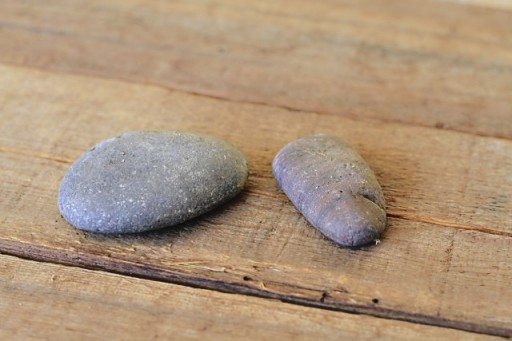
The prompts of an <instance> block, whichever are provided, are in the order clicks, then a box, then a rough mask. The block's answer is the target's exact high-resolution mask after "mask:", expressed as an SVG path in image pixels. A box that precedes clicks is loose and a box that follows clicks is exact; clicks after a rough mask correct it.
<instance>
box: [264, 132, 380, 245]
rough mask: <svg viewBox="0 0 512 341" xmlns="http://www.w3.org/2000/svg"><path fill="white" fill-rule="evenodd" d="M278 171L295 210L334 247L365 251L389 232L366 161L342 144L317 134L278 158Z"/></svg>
mask: <svg viewBox="0 0 512 341" xmlns="http://www.w3.org/2000/svg"><path fill="white" fill-rule="evenodd" d="M272 168H273V172H274V176H275V178H276V180H277V183H278V184H279V186H280V187H281V189H282V190H283V192H284V193H285V194H286V195H287V196H288V198H289V199H290V200H291V202H292V203H293V204H294V205H295V207H296V208H297V209H298V210H299V211H300V212H301V213H302V214H303V215H304V216H305V217H306V219H307V220H308V221H309V222H310V223H311V225H313V226H314V227H315V228H317V229H318V230H319V231H320V232H322V233H323V234H324V235H325V236H327V237H328V238H330V239H331V240H333V241H334V242H336V243H338V244H340V245H342V246H352V247H353V246H360V245H364V244H367V243H370V242H372V241H375V240H376V239H377V238H378V237H379V235H380V234H381V233H382V232H383V231H384V229H385V227H386V211H385V202H384V196H383V194H382V190H381V188H380V185H379V183H378V182H377V179H376V178H375V175H374V174H373V172H372V171H371V169H370V168H369V167H368V165H367V164H366V163H365V162H364V160H363V159H362V158H361V156H359V154H357V152H356V151H355V150H354V149H352V148H351V147H350V146H348V145H347V144H345V143H344V142H342V141H340V140H339V139H336V138H334V137H329V136H326V135H316V136H311V137H305V138H302V139H299V140H296V141H294V142H292V143H290V144H288V145H287V146H285V147H284V148H283V149H282V150H281V151H280V152H279V153H278V154H277V156H276V157H275V159H274V162H273V165H272Z"/></svg>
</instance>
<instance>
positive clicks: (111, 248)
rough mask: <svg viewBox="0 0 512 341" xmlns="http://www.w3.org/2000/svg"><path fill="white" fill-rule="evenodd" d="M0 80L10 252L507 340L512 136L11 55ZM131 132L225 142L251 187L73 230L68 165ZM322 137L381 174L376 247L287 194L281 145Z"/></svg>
mask: <svg viewBox="0 0 512 341" xmlns="http://www.w3.org/2000/svg"><path fill="white" fill-rule="evenodd" d="M0 75H1V77H0V88H2V89H5V91H3V92H2V93H0V108H2V109H1V110H2V118H3V120H2V123H1V126H0V150H1V151H2V153H0V160H1V163H2V167H1V169H0V179H1V181H2V183H3V184H4V190H3V197H2V198H1V199H0V216H2V219H1V220H0V251H2V252H6V253H11V254H16V255H21V256H24V257H31V258H34V259H40V260H47V261H52V262H61V263H69V264H74V265H80V266H85V267H91V268H100V269H105V270H109V271H114V272H119V273H123V274H132V275H136V276H141V277H146V278H153V279H159V280H162V281H170V282H179V283H186V284H189V285H196V286H201V287H207V288H213V289H217V290H223V291H230V292H238V293H247V294H251V295H258V296H263V297H275V298H279V299H281V300H285V301H288V302H294V303H298V304H307V305H314V306H318V307H328V308H331V309H336V310H344V311H355V312H361V313H365V314H371V315H376V316H384V317H388V318H398V319H405V320H409V321H416V322H424V323H429V324H436V325H444V326H451V327H454V328H459V329H466V330H473V331H479V332H484V333H489V334H495V335H503V336H510V335H512V330H511V329H510V325H511V323H512V320H511V317H512V310H511V306H510V304H509V302H510V300H511V299H512V290H511V289H510V286H509V283H510V282H511V281H512V268H511V266H510V263H509V259H510V256H511V253H512V238H511V237H510V236H511V232H512V226H511V225H510V217H511V214H512V212H511V208H510V205H508V202H509V197H510V193H511V192H512V180H511V179H510V178H509V177H508V175H507V174H508V173H507V171H506V169H510V166H511V165H510V164H511V159H512V156H511V155H512V142H509V141H505V140H500V139H494V138H484V137H478V136H473V135H468V134H461V133H456V132H448V131H439V130H435V129H428V128H419V127H411V126H404V125H401V124H391V123H388V124H379V123H374V122H360V121H354V120H351V119H346V118H343V117H339V116H333V115H318V114H315V113H308V112H294V111H289V110H285V109H280V108H275V107H269V106H263V105H253V104H240V103H233V102H226V101H221V100H217V99H211V98H205V97H200V96H197V95H190V94H185V93H181V92H177V91H168V90H165V89H162V88H159V87H154V86H143V85H136V84H130V83H124V82H119V81H109V80H98V79H94V78H88V77H82V76H70V75H56V74H52V73H48V72H39V71H34V70H29V69H23V68H16V67H9V66H0ZM28 98H30V100H27V99H28ZM132 129H137V130H140V129H155V130H170V129H181V130H192V131H198V132H205V133H211V134H214V135H217V136H220V137H223V138H225V139H227V140H228V141H230V142H232V143H234V144H235V145H238V146H240V147H241V149H242V150H243V151H244V152H245V153H246V155H247V157H248V159H249V163H250V168H251V174H250V180H249V184H248V186H247V188H246V190H245V191H244V193H243V194H242V195H241V196H240V197H239V198H238V199H236V200H235V201H233V202H231V203H230V204H228V205H227V206H226V207H223V208H221V209H218V210H216V211H214V212H212V213H210V214H207V215H205V216H204V217H202V218H199V219H196V220H195V221H192V222H190V223H187V224H185V225H184V226H182V227H180V228H176V229H166V230H162V231H159V232H154V233H149V234H143V235H134V236H114V237H106V236H97V235H91V234H84V233H82V232H80V231H78V230H75V229H73V228H71V227H70V226H69V225H68V224H67V223H66V222H64V221H63V220H62V219H61V218H60V215H59V213H58V209H57V205H56V200H57V189H58V184H59V181H60V179H61V178H62V176H63V175H64V173H65V172H66V170H67V169H68V167H69V164H70V162H72V160H74V159H75V158H76V157H78V156H79V155H80V153H82V152H83V151H85V150H86V149H87V148H89V147H90V146H91V145H93V144H94V143H96V142H97V141H98V140H100V139H103V138H106V137H108V136H113V135H116V134H118V133H120V132H122V131H126V130H132ZM318 132H324V133H330V134H334V135H337V136H340V137H342V138H344V139H345V140H347V141H348V142H350V143H352V144H353V145H354V146H355V147H356V148H357V149H358V150H359V151H360V152H361V153H362V154H363V156H364V157H365V158H366V159H367V160H368V162H369V164H370V166H371V167H372V168H373V169H375V170H376V173H377V176H378V178H379V181H380V182H381V184H382V185H383V188H384V192H385V195H386V197H387V200H388V205H389V212H390V219H389V225H388V231H387V232H386V234H385V235H384V236H383V240H382V242H381V243H380V244H379V245H377V246H369V247H365V248H362V249H361V250H349V249H342V248H338V247H336V246H335V245H333V244H332V243H331V242H329V241H327V240H325V239H324V238H323V237H322V236H321V235H320V234H319V233H318V232H316V231H315V230H314V229H313V228H311V227H310V226H309V225H308V224H307V223H306V222H305V220H304V219H303V218H302V217H301V216H300V214H298V213H297V212H296V210H295V209H294V208H293V206H292V205H291V204H290V203H289V202H288V200H287V199H286V197H285V196H284V195H283V194H282V193H281V192H280V191H279V190H278V189H277V187H276V185H275V182H274V180H273V178H272V174H271V168H270V163H271V160H272V158H273V156H274V155H275V153H276V152H277V151H278V150H279V148H280V147H282V146H283V145H284V144H285V143H287V142H288V141H291V140H293V139H295V138H297V137H300V136H304V135H308V134H313V133H318ZM486 165H487V167H486Z"/></svg>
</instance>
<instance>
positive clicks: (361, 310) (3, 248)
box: [0, 239, 512, 338]
mask: <svg viewBox="0 0 512 341" xmlns="http://www.w3.org/2000/svg"><path fill="white" fill-rule="evenodd" d="M0 254H5V255H9V256H14V257H18V258H21V259H28V260H32V261H39V262H45V263H53V264H60V265H66V266H71V267H79V268H85V269H90V270H99V271H106V272H112V273H116V274H120V275H125V276H131V277H135V278H141V279H148V280H153V281H160V282H165V283H172V284H176V285H182V286H188V287H193V288H201V289H209V290H215V291H220V292H224V293H233V294H241V295H249V296H255V297H260V298H267V299H277V300H280V301H282V302H285V303H290V304H297V305H302V306H307V307H314V308H319V309H327V310H332V311H340V312H344V313H350V314H365V315H369V316H373V317H378V318H384V319H391V320H399V321H406V322H412V323H418V324H424V325H430V326H438V327H443V328H450V329H456V330H464V331H468V332H473V333H477V334H486V335H492V336H500V337H504V338H512V329H510V328H499V327H491V326H485V325H480V324H476V323H470V322H463V321H456V320H450V319H446V318H442V317H440V316H436V317H434V316H430V315H423V314H418V313H410V312H404V311H398V310H392V309H385V308H379V307H377V306H376V305H367V306H360V305H353V304H348V303H343V304H340V303H337V304H335V305H327V304H326V303H325V302H326V300H327V299H328V297H329V295H330V294H329V292H319V293H318V298H317V299H316V300H312V299H307V298H298V297H289V296H285V295H282V294H279V293H272V292H269V291H265V290H264V289H265V287H264V285H263V287H262V289H257V288H255V287H249V286H244V285H242V284H240V283H227V282H222V281H215V280H211V279H204V278H198V277H193V276H189V275H183V274H179V273H173V272H170V271H163V270H161V269H154V268H151V267H150V266H147V265H144V264H136V263H132V262H127V261H122V260H113V259H109V258H105V257H101V256H98V255H91V254H80V253H70V252H66V251H61V250H55V249H51V248H46V247H41V246H34V245H27V244H26V243H22V242H16V241H12V240H5V239H0ZM249 280H250V279H249Z"/></svg>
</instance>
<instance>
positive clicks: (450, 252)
mask: <svg viewBox="0 0 512 341" xmlns="http://www.w3.org/2000/svg"><path fill="white" fill-rule="evenodd" d="M495 3H497V2H495ZM510 8H512V7H510ZM511 51H512V12H511V11H509V10H508V9H507V6H500V7H497V6H494V5H492V4H490V3H486V2H483V1H480V2H478V3H477V2H476V1H472V4H465V3H464V4H461V3H457V2H455V1H454V2H441V1H421V2H420V1H411V0H407V1H406V0H393V1H381V2H376V1H355V0H354V1H348V0H343V1H318V2H308V1H298V2H293V4H292V2H287V1H277V2H276V1H268V2H265V1H263V2H241V1H234V0H232V1H228V0H223V1H216V2H208V1H181V2H180V1H176V2H174V1H173V2H167V1H163V0H162V1H158V0H155V1H135V0H130V1H87V2H85V1H84V2H81V1H76V2H67V1H63V0H52V1H45V2H35V1H9V0H8V1H3V2H1V3H0V89H1V91H0V117H1V120H0V164H1V165H2V167H1V168H0V180H1V182H2V197H1V198H0V252H1V253H5V254H9V255H12V256H18V257H22V258H25V259H29V260H30V261H25V260H20V259H18V258H15V257H12V256H3V257H2V261H1V262H0V264H2V265H1V267H0V275H1V276H2V277H1V278H2V283H1V285H2V287H1V289H0V290H2V291H3V292H5V294H2V297H4V296H5V297H7V300H5V301H1V302H0V316H2V317H3V316H12V318H11V319H10V320H9V321H10V322H9V324H7V326H6V327H5V326H0V333H3V334H4V335H7V336H10V337H18V338H29V337H36V338H37V337H38V335H36V334H31V333H34V329H24V326H25V324H26V323H27V321H26V319H27V318H26V316H28V315H33V314H34V313H35V312H36V315H37V316H39V318H38V319H36V321H35V322H34V323H35V325H37V326H40V329H41V330H42V331H43V334H42V335H46V336H48V337H50V336H65V335H76V336H77V337H79V338H89V337H94V336H95V334H91V333H94V332H95V331H90V330H89V331H88V330H87V329H86V328H85V325H86V324H90V325H94V324H95V323H100V325H101V326H103V329H106V330H107V331H108V332H109V333H111V335H112V336H113V337H122V336H123V335H128V336H133V337H134V338H137V337H138V336H140V337H142V335H145V333H146V332H149V333H151V332H155V331H154V330H153V329H156V330H157V331H156V332H155V333H156V334H151V335H154V336H157V337H158V336H160V337H161V338H165V336H169V335H175V336H176V337H178V336H182V337H192V338H193V337H206V336H212V337H215V336H216V337H218V338H221V337H222V336H227V337H229V336H230V337H232V338H234V337H240V336H244V335H246V336H253V337H254V338H275V337H283V338H294V337H296V336H297V335H299V334H300V335H302V336H303V337H304V338H338V337H339V336H354V335H355V334H356V333H357V332H358V330H359V329H361V326H365V327H364V332H361V333H360V334H358V335H357V336H359V337H360V338H370V337H375V336H380V337H387V338H390V339H394V338H397V337H398V336H402V337H403V338H406V339H424V338H428V337H431V338H439V337H441V338H456V339H457V338H459V339H466V338H470V337H475V338H477V337H480V336H479V335H478V334H477V333H480V334H487V335H488V336H489V335H496V336H505V337H507V336H508V337H511V336H512V306H511V305H510V301H511V300H512V289H511V287H510V284H511V283H512V265H511V263H510V258H511V256H512V206H511V198H512V197H511V195H512V177H510V175H509V174H510V170H511V169H512V141H511V140H510V139H511V138H512V112H511V110H512V109H511V108H512V95H511V94H512V92H511V90H512V54H511ZM128 130H190V131H196V132H204V133H209V134H213V135H216V136H219V137H222V138H224V139H226V140H228V141H229V142H231V143H233V144H235V145H237V146H239V147H240V148H241V149H242V150H243V151H244V153H245V154H246V155H247V158H248V160H249V164H250V178H249V183H248V185H247V187H246V189H245V190H244V192H243V193H242V195H241V196H240V197H239V198H237V199H235V200H234V201H232V202H231V203H229V204H228V205H226V206H225V207H222V208H220V209H217V210H216V211H214V212H212V213H209V214H207V215H205V216H203V217H200V218H198V219H196V220H194V221H192V222H189V223H186V224H184V225H183V226H181V227H179V228H170V229H164V230H162V231H157V232H153V233H146V234H142V235H131V236H110V237H107V236H98V235H92V234H86V233H83V232H81V231H78V230H75V229H73V228H72V227H70V226H69V225H68V224H67V223H66V222H65V221H63V219H62V218H61V217H60V215H59V212H58V209H57V205H56V196H57V189H58V185H59V182H60V180H61V179H62V176H63V175H64V174H65V172H66V171H67V169H68V168H69V166H70V164H71V163H72V162H73V160H75V159H76V158H77V157H78V156H79V155H80V154H81V153H82V152H83V151H85V150H87V148H89V147H90V146H92V145H94V144H95V143H96V142H98V141H99V140H101V139H103V138H106V137H110V136H114V135H116V134H119V133H122V132H124V131H128ZM320 132H322V133H329V134H333V135H336V136H339V137H341V138H343V139H345V140H346V141H347V142H349V143H351V144H352V145H353V146H354V147H355V148H356V149H357V150H358V151H359V152H360V153H361V154H362V155H363V157H364V158H365V159H366V160H367V161H368V163H369V164H370V166H371V167H372V169H374V170H375V173H376V175H377V177H378V179H379V181H380V183H381V184H382V186H383V190H384V193H385V196H386V200H387V204H388V217H389V220H388V230H387V232H386V233H385V235H384V236H383V238H382V241H381V243H380V244H379V245H374V246H366V247H363V248H360V249H358V250H351V249H344V248H339V247H336V246H335V245H334V244H332V243H331V242H329V241H328V240H326V239H324V238H323V237H322V236H321V235H320V234H319V233H318V232H316V231H315V230H314V229H313V228H311V227H310V226H309V225H308V224H307V222H306V221H305V220H304V219H303V218H302V217H301V216H300V214H298V213H297V211H296V210H295V209H294V208H293V206H292V205H291V204H290V202H289V201H288V200H287V198H286V197H285V196H284V195H283V194H282V193H281V192H280V191H279V190H278V188H277V186H276V184H275V181H274V179H273V177H272V173H271V167H270V165H271V162H272V158H273V157H274V155H275V154H276V153H277V151H278V150H279V149H280V148H281V147H282V146H284V145H285V144H286V143H288V142H289V141H291V140H293V139H296V138H298V137H302V136H305V135H309V134H314V133H320ZM48 262H50V263H59V264H61V265H49V264H47V263H48ZM69 265H72V266H74V267H73V268H70V267H69ZM75 267H80V268H88V269H96V270H104V271H107V272H99V271H89V270H83V269H79V268H75ZM36 269H40V270H36ZM38 271H40V273H44V274H48V273H52V272H56V273H59V274H60V273H63V274H64V276H65V277H66V276H67V277H66V278H70V279H69V281H71V282H72V283H74V282H73V281H76V282H78V283H82V284H80V285H77V286H76V287H73V290H71V289H70V288H69V286H67V285H64V284H62V285H59V283H58V282H57V284H55V283H54V282H53V281H50V280H49V279H48V278H51V277H44V276H40V277H37V276H36V277H34V278H31V276H30V274H31V273H34V272H38ZM18 273H19V275H18ZM111 273H117V275H114V274H111ZM135 277H139V278H144V280H142V279H137V278H135ZM64 282H65V283H66V281H64ZM162 282H168V283H175V284H178V285H175V284H168V283H162ZM23 283H25V284H23ZM109 283H112V285H109ZM115 283H121V284H122V285H121V284H120V288H117V287H116V285H117V284H115ZM111 287H113V288H111ZM141 288H146V289H144V290H145V291H144V290H143V289H141ZM201 288H203V289H201ZM204 289H209V290H204ZM70 290H71V291H70ZM167 291H170V292H172V293H173V294H172V295H175V299H174V300H171V301H169V302H160V298H161V297H162V295H165V294H164V293H165V292H167ZM219 291H222V292H227V293H230V294H224V293H219ZM45 293H51V295H49V296H48V297H47V296H45V295H44V294H45ZM169 295H171V294H169ZM247 295H250V296H254V297H248V296H247ZM17 300H20V302H21V303H22V304H21V305H20V306H17V305H16V302H17ZM219 301H222V302H225V305H224V306H223V307H222V309H225V310H222V314H221V315H215V314H214V312H213V310H209V308H210V307H211V306H212V305H213V306H215V305H218V302H219ZM279 301H283V302H288V303H286V304H285V303H281V302H279ZM188 302H190V304H188ZM241 306H243V307H241ZM305 306H307V307H305ZM115 307H122V308H123V311H124V310H128V311H127V312H123V313H122V314H121V313H120V314H119V317H118V318H117V319H115V320H113V321H112V325H105V321H104V319H101V320H100V321H98V320H97V319H98V315H97V314H95V313H91V311H92V312H95V311H102V312H104V314H106V315H109V316H110V315H111V314H113V313H114V311H117V309H115ZM251 307H253V308H251ZM88 309H90V310H88ZM47 311H51V314H50V315H45V312H47ZM145 313H147V314H145ZM272 313H274V314H275V316H274V315H271V314H272ZM348 313H358V314H359V315H353V314H348ZM167 314H169V316H171V315H172V316H175V315H178V316H179V318H180V319H179V320H178V321H176V325H174V326H173V325H169V323H159V322H161V321H164V320H165V319H166V318H167ZM68 316H75V317H76V319H75V318H71V317H68ZM191 316H197V320H195V319H193V318H191ZM269 316H270V317H271V318H270V317H269ZM303 316H306V317H303ZM255 317H256V318H257V319H258V320H259V321H261V324H257V325H253V324H252V322H253V320H254V318H255ZM133 319H134V320H141V319H143V320H144V319H145V320H144V321H145V322H146V324H147V325H148V326H150V325H151V326H156V325H159V326H158V328H157V327H155V328H153V329H150V328H149V327H148V330H146V329H144V328H143V327H144V326H143V325H142V326H136V325H129V326H128V328H132V329H133V331H132V332H129V331H128V330H127V331H126V333H127V334H121V333H122V332H123V331H122V330H121V329H122V328H125V326H126V325H128V322H127V321H128V320H133ZM305 320H307V321H305ZM399 320H401V321H399ZM77 321H87V323H84V325H80V324H78V322H77ZM233 321H236V322H233ZM402 321H407V322H402ZM57 322H58V323H59V325H65V326H67V327H68V328H69V329H65V330H60V331H56V330H54V328H53V327H52V323H57ZM160 324H165V326H163V325H160ZM204 326H207V327H206V328H204ZM367 326H368V327H367ZM38 329H39V328H38ZM45 331H46V333H45ZM60 332H62V333H63V334H60V335H56V334H52V333H60ZM98 332H99V331H98ZM180 332H181V334H180ZM468 332H469V333H468ZM68 333H69V334H68ZM187 333H189V334H187ZM484 336H485V335H482V337H484Z"/></svg>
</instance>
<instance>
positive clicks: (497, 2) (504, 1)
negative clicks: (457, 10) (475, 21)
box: [439, 0, 512, 10]
mask: <svg viewBox="0 0 512 341" xmlns="http://www.w3.org/2000/svg"><path fill="white" fill-rule="evenodd" d="M439 1H446V2H454V3H458V4H464V5H473V6H481V7H488V8H496V9H500V10H510V9H512V0H439Z"/></svg>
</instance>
